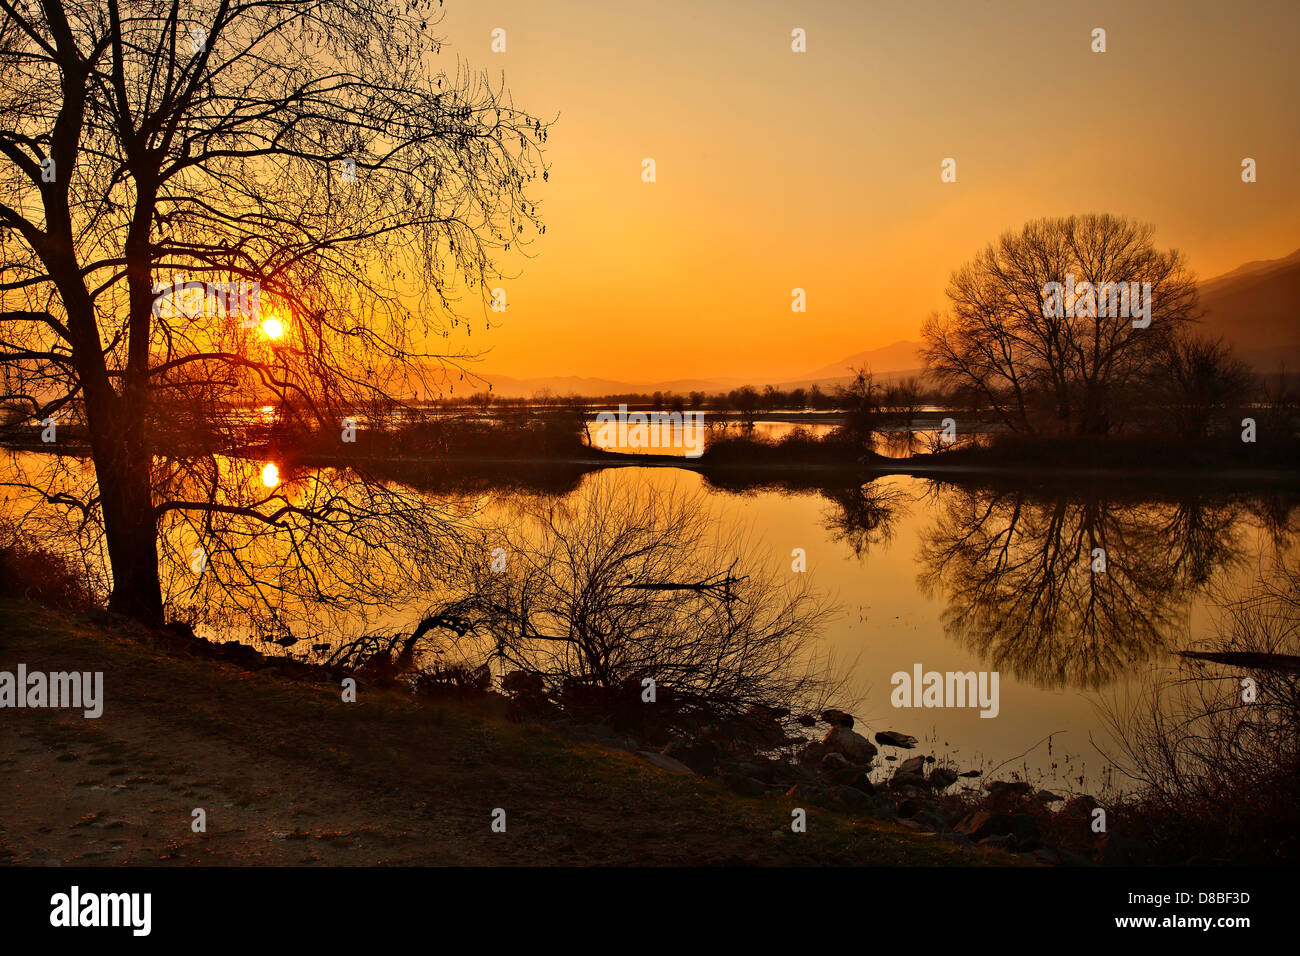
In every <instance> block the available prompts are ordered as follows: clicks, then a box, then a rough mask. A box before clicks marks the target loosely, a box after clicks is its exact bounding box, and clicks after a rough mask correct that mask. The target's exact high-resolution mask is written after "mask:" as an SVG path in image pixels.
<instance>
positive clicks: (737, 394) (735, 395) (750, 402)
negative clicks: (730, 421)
mask: <svg viewBox="0 0 1300 956" xmlns="http://www.w3.org/2000/svg"><path fill="white" fill-rule="evenodd" d="M727 402H728V404H729V405H730V406H731V407H732V408H734V409H735V410H736V412H737V413H738V414H739V415H740V420H741V423H742V424H743V425H744V426H745V428H746V429H747V430H752V429H753V427H754V422H755V421H756V420H757V419H758V411H759V409H760V408H762V405H763V399H762V396H760V395H759V394H758V390H757V389H755V388H754V387H753V386H752V385H745V386H743V387H741V388H735V389H732V390H731V391H730V392H728V393H727Z"/></svg>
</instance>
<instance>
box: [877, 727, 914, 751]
mask: <svg viewBox="0 0 1300 956" xmlns="http://www.w3.org/2000/svg"><path fill="white" fill-rule="evenodd" d="M876 743H878V744H885V745H886V746H889V747H902V748H903V749H904V750H911V749H912V748H913V747H915V746H916V738H915V737H911V736H909V735H907V734H900V733H899V732H898V731H897V730H882V731H880V732H879V733H877V734H876Z"/></svg>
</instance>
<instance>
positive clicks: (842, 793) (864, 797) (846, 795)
mask: <svg viewBox="0 0 1300 956" xmlns="http://www.w3.org/2000/svg"><path fill="white" fill-rule="evenodd" d="M831 793H832V794H834V796H835V799H836V800H838V801H839V802H840V803H842V804H844V805H845V806H847V807H849V808H850V809H852V810H874V809H875V808H876V800H875V797H873V796H871V795H870V794H868V793H865V792H863V791H862V790H859V789H858V788H857V787H833V788H831Z"/></svg>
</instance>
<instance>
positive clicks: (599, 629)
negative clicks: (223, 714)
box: [412, 479, 839, 716]
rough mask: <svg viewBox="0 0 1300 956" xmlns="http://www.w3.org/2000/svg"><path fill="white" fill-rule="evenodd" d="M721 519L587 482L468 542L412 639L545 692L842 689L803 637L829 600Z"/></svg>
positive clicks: (778, 695)
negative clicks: (447, 648) (437, 644)
mask: <svg viewBox="0 0 1300 956" xmlns="http://www.w3.org/2000/svg"><path fill="white" fill-rule="evenodd" d="M720 527H721V525H720V523H719V522H718V520H717V519H716V517H714V516H712V515H711V514H710V512H709V511H708V509H707V508H706V506H705V505H704V503H703V501H702V500H701V499H700V498H699V496H698V495H671V494H667V493H662V492H659V491H655V490H653V489H650V490H645V491H642V492H640V493H638V494H637V495H636V496H634V497H632V498H631V499H628V498H627V497H626V495H625V494H624V493H623V492H622V491H621V490H620V489H619V488H617V487H616V486H615V485H613V484H612V483H610V482H608V481H604V480H600V479H596V480H593V481H589V482H588V484H587V485H586V486H585V487H584V488H583V489H582V490H581V491H579V492H578V493H576V494H575V495H573V496H572V497H571V498H569V499H566V500H565V501H564V502H546V503H542V504H540V505H537V506H534V507H530V508H528V509H526V510H525V511H524V513H523V514H522V515H521V517H520V520H519V521H518V522H516V523H514V524H512V525H510V526H508V527H506V528H504V529H501V530H500V531H499V532H497V533H495V534H489V536H488V538H487V539H486V540H485V541H484V543H483V545H481V546H480V548H477V549H470V550H468V551H467V552H465V553H466V554H467V555H469V558H468V559H467V560H466V561H465V562H464V563H463V564H462V565H460V566H459V567H458V568H457V569H455V570H454V572H453V574H452V578H451V581H452V583H451V585H450V587H451V591H450V596H449V599H448V600H447V601H446V602H444V603H442V604H441V605H439V606H438V607H436V608H434V609H433V610H432V611H431V612H430V613H429V615H427V616H426V618H425V621H424V623H423V624H422V625H421V627H420V628H418V629H417V631H416V632H415V633H414V634H413V635H412V640H418V639H419V638H420V637H423V636H424V635H425V634H427V633H430V632H433V633H434V634H435V635H436V634H441V635H443V636H444V637H446V636H447V635H449V634H454V635H455V641H454V643H455V644H456V647H457V649H458V653H459V654H460V655H462V657H463V659H467V660H469V661H470V662H471V663H482V662H492V663H493V664H495V665H498V666H501V667H504V668H514V669H519V670H522V671H524V672H526V673H529V674H534V675H538V676H539V677H540V678H542V680H543V681H544V682H545V684H546V685H547V686H549V687H550V688H551V689H552V690H553V691H555V692H557V693H558V692H560V691H562V690H563V689H564V688H566V687H571V686H572V685H573V684H575V683H577V684H581V685H586V686H589V687H591V688H593V689H595V690H596V691H598V692H599V693H600V694H601V695H603V698H604V699H605V700H606V701H607V702H610V703H612V702H614V701H616V700H618V699H623V700H632V701H633V702H639V700H640V695H641V693H642V691H643V686H642V682H643V681H645V680H652V681H654V682H655V683H656V685H657V687H658V694H659V700H660V703H661V704H662V705H663V706H662V708H661V710H665V711H667V710H672V711H673V712H674V713H677V714H690V713H695V714H701V713H704V714H709V715H713V716H731V715H737V714H741V713H744V712H746V711H747V710H748V709H749V708H751V707H753V706H755V705H758V706H761V707H767V706H777V707H784V708H787V709H796V708H802V709H804V710H809V709H812V708H814V707H816V706H818V705H820V704H822V703H824V702H825V699H826V697H827V695H828V694H830V693H832V692H834V691H836V690H838V689H839V683H838V682H837V681H835V680H833V679H832V678H831V676H830V671H829V668H828V667H827V662H826V661H824V660H822V659H821V658H820V657H819V656H818V654H817V653H816V647H815V644H816V640H817V638H818V637H819V635H820V631H821V627H822V626H823V624H824V622H825V621H826V619H827V616H828V614H829V613H830V609H829V608H828V607H827V605H826V604H825V603H824V602H823V600H822V599H821V598H820V597H819V596H818V595H817V594H815V593H814V592H813V591H812V590H811V589H810V588H809V587H808V585H807V584H806V583H805V581H806V576H805V575H800V574H789V573H782V572H781V571H780V570H779V569H778V568H776V566H775V565H773V564H772V563H770V562H765V561H762V560H757V559H755V558H754V557H753V552H754V550H755V549H754V548H753V547H752V546H751V545H749V544H748V543H747V542H745V541H744V540H742V539H741V538H740V537H737V536H735V535H734V534H733V535H722V534H721V532H720V530H719V529H720ZM493 540H496V541H499V542H500V544H499V545H497V548H498V550H496V552H495V553H493V548H492V545H491V542H492V541H493ZM476 555H477V557H475V556H476Z"/></svg>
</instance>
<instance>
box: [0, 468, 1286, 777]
mask: <svg viewBox="0 0 1300 956" xmlns="http://www.w3.org/2000/svg"><path fill="white" fill-rule="evenodd" d="M35 460H36V459H35V458H33V457H31V456H27V455H21V456H16V457H14V458H10V461H11V463H14V464H15V465H16V466H18V467H19V470H24V471H26V470H30V469H31V466H32V464H33V462H34V461H35ZM41 460H42V461H48V459H41ZM65 461H67V467H69V468H71V469H73V470H74V471H75V470H77V469H78V468H79V467H80V466H79V465H77V464H76V463H74V462H72V461H71V460H65ZM81 470H82V471H84V468H83V469H81ZM86 477H87V478H89V475H88V474H87V475H86ZM593 484H598V485H602V486H607V487H608V488H610V489H611V490H612V491H614V492H615V494H616V495H617V496H622V495H626V496H627V497H629V498H632V497H635V495H636V493H637V491H638V489H641V488H643V487H644V486H647V485H650V486H654V487H656V488H658V489H661V490H664V491H667V492H682V493H691V492H699V493H701V494H703V495H704V496H705V499H706V501H707V502H708V503H709V504H710V505H712V506H713V507H714V509H715V511H716V516H717V518H718V520H720V521H721V522H722V523H723V525H724V527H726V528H733V529H738V530H743V531H744V532H746V538H747V541H748V542H749V544H748V547H749V548H751V549H752V550H753V551H754V552H755V553H754V554H753V555H752V557H755V558H759V559H765V560H770V561H772V562H774V563H777V564H778V566H780V567H782V568H783V569H786V570H787V572H788V573H790V574H796V573H800V572H796V571H795V570H793V568H792V561H793V555H792V552H794V551H795V549H802V551H803V553H804V554H805V555H806V568H807V570H806V571H805V572H802V573H804V574H806V575H807V578H808V579H809V581H810V583H811V584H812V585H813V586H814V587H815V588H816V589H817V590H819V591H822V592H824V593H827V594H829V596H830V597H831V599H832V600H833V601H834V602H835V603H836V605H837V607H838V613H837V614H836V616H835V618H834V619H833V620H832V621H831V622H830V623H829V625H828V626H827V628H826V630H825V633H824V637H823V639H822V645H823V646H822V650H824V651H825V652H827V653H829V654H831V655H832V656H833V658H834V659H835V661H836V662H837V666H838V667H840V668H842V669H844V670H845V672H847V673H848V674H849V681H848V696H849V697H851V698H854V699H855V700H856V703H854V704H852V705H851V707H850V709H851V712H852V713H853V714H854V715H855V716H856V717H857V718H858V721H859V724H860V725H861V726H860V727H859V729H860V730H863V732H865V733H867V734H868V736H870V735H871V734H874V733H875V732H876V731H880V730H897V731H901V732H903V733H907V734H911V735H913V736H915V737H917V738H920V739H921V741H922V744H921V748H920V749H918V750H917V751H915V753H925V754H933V755H934V756H935V757H937V758H939V759H940V760H946V761H948V762H949V764H950V765H952V766H954V767H955V769H957V770H959V771H963V770H973V769H981V770H984V771H989V770H991V769H993V768H995V767H998V766H999V765H1001V768H1000V769H999V770H998V773H997V775H998V776H999V777H1006V776H1009V775H1010V774H1012V773H1015V772H1019V773H1021V774H1024V775H1026V776H1028V777H1029V778H1030V779H1033V780H1035V781H1038V782H1040V783H1042V784H1043V785H1044V786H1049V787H1053V788H1055V789H1058V790H1060V791H1080V790H1085V789H1086V790H1088V791H1090V792H1094V793H1095V792H1097V791H1098V790H1100V789H1102V788H1103V787H1105V786H1106V785H1108V784H1115V785H1121V786H1122V784H1123V781H1122V780H1117V779H1115V780H1113V779H1111V778H1110V776H1109V772H1108V769H1107V767H1108V761H1107V759H1106V757H1105V756H1104V754H1103V751H1109V752H1112V753H1113V752H1115V748H1114V746H1113V744H1112V741H1111V738H1110V736H1109V733H1108V731H1107V730H1106V728H1105V722H1104V720H1103V717H1102V714H1101V712H1100V708H1102V707H1105V706H1113V705H1114V704H1115V703H1116V702H1120V703H1122V702H1123V701H1125V700H1126V699H1128V698H1129V697H1131V696H1132V695H1133V694H1134V693H1135V692H1136V690H1137V688H1138V687H1139V685H1140V682H1141V681H1142V679H1143V678H1144V676H1147V675H1149V674H1150V672H1151V671H1152V670H1153V669H1157V668H1166V667H1168V666H1169V665H1170V662H1171V656H1170V655H1171V651H1173V650H1177V649H1181V648H1185V647H1187V646H1188V645H1189V644H1190V642H1192V641H1193V640H1196V639H1198V638H1204V637H1206V636H1208V635H1209V634H1210V633H1211V632H1212V627H1213V622H1214V616H1215V595H1216V594H1219V595H1223V594H1226V595H1229V596H1233V595H1240V594H1241V593H1242V589H1243V588H1246V587H1249V586H1251V585H1252V584H1254V583H1256V582H1258V581H1259V580H1260V578H1261V576H1264V575H1267V574H1269V573H1270V567H1271V566H1272V565H1273V564H1274V563H1275V562H1277V561H1278V560H1284V561H1289V562H1291V564H1292V565H1294V563H1295V561H1296V559H1297V557H1296V556H1297V551H1296V541H1297V532H1296V526H1297V524H1300V521H1298V520H1297V516H1298V514H1300V512H1298V511H1297V508H1296V503H1297V497H1296V496H1294V495H1293V494H1290V493H1285V494H1283V493H1278V494H1273V495H1263V496H1261V495H1244V494H1230V493H1226V492H1222V491H1207V490H1203V489H1201V490H1198V489H1196V488H1189V489H1184V490H1178V491H1175V490H1173V489H1170V488H1167V487H1154V486H1153V487H1142V486H1120V485H1117V484H1116V483H1114V482H1108V481H1100V480H1097V481H1090V482H1084V483H1075V484H1073V485H1045V484H1043V483H1042V482H1039V481H1032V482H1031V481H1021V482H1019V483H1014V482H1012V483H1007V484H1004V485H1001V486H998V487H987V486H981V487H975V486H963V485H955V484H944V483H936V482H931V481H928V480H922V479H917V478H911V477H903V476H891V477H888V478H882V479H878V480H876V481H873V482H870V483H868V484H865V485H858V484H850V485H848V486H845V487H838V488H791V487H788V486H784V487H779V488H778V487H757V488H755V487H746V488H731V487H729V488H720V487H717V486H715V485H713V484H710V482H709V481H708V480H707V479H706V478H704V477H703V476H701V475H699V474H697V473H694V472H691V471H688V470H684V469H678V468H672V467H662V468H637V467H627V468H611V469H606V470H604V471H599V472H593V473H589V474H586V475H583V476H579V477H576V478H575V477H572V476H571V477H570V479H566V482H563V483H561V485H560V486H559V487H558V488H556V489H552V491H551V494H552V495H554V494H559V495H560V496H561V497H564V496H566V495H567V496H579V500H581V496H582V495H584V494H586V493H589V492H591V491H592V486H593ZM422 493H423V494H425V495H427V496H429V500H430V502H431V504H435V505H436V504H438V503H439V502H440V501H441V500H442V499H441V497H440V492H438V491H430V490H428V489H425V490H424V491H423V492H422ZM475 494H476V495H477V500H478V502H479V504H480V508H481V510H480V520H482V521H485V522H487V521H496V520H497V519H499V518H500V517H501V516H502V515H503V514H504V513H507V512H510V511H512V510H513V509H514V508H515V506H517V505H518V504H520V503H521V502H522V501H525V500H526V499H528V498H530V496H531V494H532V493H531V492H529V491H526V490H520V489H519V488H518V487H511V488H509V489H507V488H505V487H504V486H502V487H500V488H498V487H497V486H496V485H493V486H491V487H490V488H489V490H487V491H483V490H481V489H480V490H479V491H477V492H476V493H475ZM6 507H7V509H8V510H9V511H10V512H11V513H12V512H14V511H18V510H23V508H24V507H25V505H24V504H23V502H21V501H20V500H19V499H18V498H16V497H11V498H10V499H9V500H8V503H7V506H6ZM191 545H192V542H189V541H188V540H185V541H183V542H179V543H178V546H177V547H176V548H175V549H174V550H175V551H176V552H177V553H179V554H181V555H188V554H189V553H190V552H189V548H190V547H191ZM1097 548H1102V549H1104V550H1105V557H1106V562H1107V566H1106V570H1105V572H1104V573H1097V572H1094V570H1093V563H1094V561H1095V554H1094V551H1095V549H1097ZM184 574H185V569H184V568H182V569H181V570H180V576H181V577H183V575H184ZM165 577H166V576H165ZM422 603H424V604H425V605H427V603H428V602H427V597H426V598H424V599H421V598H420V597H419V596H417V597H415V598H414V599H413V600H412V602H411V603H410V604H409V605H406V606H403V607H401V608H388V609H384V610H380V611H374V610H372V611H370V612H369V613H366V614H362V613H361V612H359V611H358V613H356V614H355V615H349V620H350V621H352V622H354V626H353V631H354V633H355V632H356V631H360V630H361V629H363V628H367V629H368V628H376V627H379V628H388V627H392V628H394V629H397V630H401V629H403V628H404V627H406V628H409V626H410V624H411V623H413V619H414V616H415V615H416V614H417V613H418V611H417V610H416V609H417V608H418V607H419V606H420V605H421V604H422ZM226 636H230V635H229V634H228V635H226ZM235 636H239V637H241V638H242V637H243V636H244V634H236V635H235ZM338 640H339V635H337V634H328V633H317V634H313V635H311V638H310V639H309V640H306V641H304V642H302V644H300V645H299V647H297V648H295V650H294V653H308V651H307V648H308V647H309V646H310V645H311V644H313V643H320V642H325V643H337V642H338ZM266 649H268V650H278V649H275V648H266ZM916 665H920V666H921V667H922V668H923V670H925V671H939V672H948V671H960V672H966V671H975V672H980V671H989V672H992V671H996V672H997V673H998V675H999V684H998V690H999V700H998V706H999V712H998V715H997V716H996V717H994V718H991V719H990V718H981V717H980V716H979V711H978V709H976V708H965V709H957V708H952V709H945V708H921V709H916V708H895V707H893V706H892V705H891V700H890V693H891V677H892V675H893V674H895V673H896V672H899V671H902V672H907V673H909V674H910V673H911V672H912V671H913V669H914V667H915V666H916ZM907 755H908V754H902V755H901V756H907Z"/></svg>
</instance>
